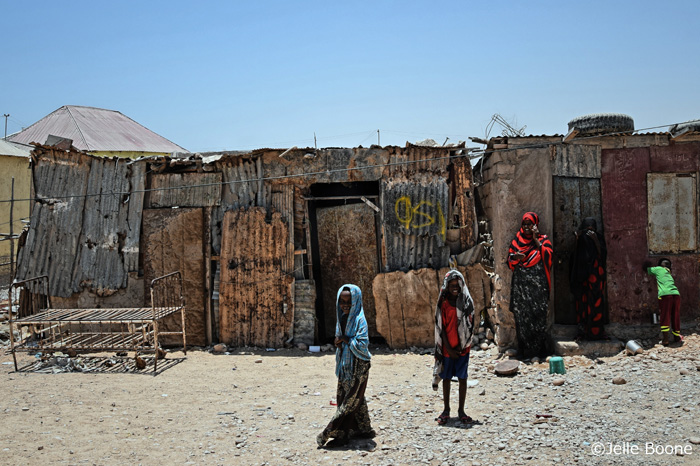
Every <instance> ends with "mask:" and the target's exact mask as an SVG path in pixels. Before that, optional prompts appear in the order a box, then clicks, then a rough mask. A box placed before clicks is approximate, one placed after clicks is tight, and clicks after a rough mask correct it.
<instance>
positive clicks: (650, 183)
mask: <svg viewBox="0 0 700 466" xmlns="http://www.w3.org/2000/svg"><path fill="white" fill-rule="evenodd" d="M647 189H648V192H649V195H648V200H649V214H648V219H649V223H648V233H647V234H648V240H649V252H650V253H652V254H663V253H671V254H678V253H681V252H694V251H695V250H696V249H697V194H696V177H695V174H694V173H682V174H677V173H649V174H648V175H647Z"/></svg>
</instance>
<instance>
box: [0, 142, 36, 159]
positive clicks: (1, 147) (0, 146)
mask: <svg viewBox="0 0 700 466" xmlns="http://www.w3.org/2000/svg"><path fill="white" fill-rule="evenodd" d="M32 149H34V148H33V147H32V146H25V145H24V144H17V143H14V142H10V141H5V140H4V139H0V155H10V156H12V157H27V158H28V157H29V153H30V152H31V151H32Z"/></svg>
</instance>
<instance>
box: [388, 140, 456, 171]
mask: <svg viewBox="0 0 700 466" xmlns="http://www.w3.org/2000/svg"><path fill="white" fill-rule="evenodd" d="M386 149H388V150H389V153H390V156H389V161H388V166H387V168H386V170H385V172H384V176H385V177H398V176H403V177H412V176H413V175H415V174H417V173H430V174H433V175H442V176H443V177H445V176H446V174H447V166H448V165H449V164H450V163H451V160H450V156H451V155H452V154H453V153H454V152H455V149H453V148H446V147H426V146H414V145H410V146H408V147H388V148H386Z"/></svg>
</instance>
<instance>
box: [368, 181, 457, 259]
mask: <svg viewBox="0 0 700 466" xmlns="http://www.w3.org/2000/svg"><path fill="white" fill-rule="evenodd" d="M380 196H381V206H382V219H383V224H384V227H385V228H384V234H385V238H384V242H385V246H386V255H387V257H386V267H387V270H386V271H394V270H408V269H419V268H424V267H432V268H439V267H443V266H446V265H447V262H448V260H449V255H450V250H449V247H447V246H446V244H445V240H446V232H447V219H446V215H447V213H448V212H449V210H448V206H449V201H448V186H447V183H446V181H445V180H444V179H442V178H435V177H431V178H427V179H426V180H425V181H424V182H422V183H418V182H412V181H405V180H386V181H382V183H381V187H380Z"/></svg>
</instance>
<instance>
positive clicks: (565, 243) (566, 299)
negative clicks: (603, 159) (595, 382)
mask: <svg viewBox="0 0 700 466" xmlns="http://www.w3.org/2000/svg"><path fill="white" fill-rule="evenodd" d="M553 189H554V235H553V238H552V240H553V244H552V246H553V247H554V264H553V268H554V273H553V277H554V306H555V311H554V319H555V322H556V323H557V324H575V323H576V312H575V307H574V299H573V296H572V295H571V291H570V288H569V263H570V257H571V253H572V252H573V250H574V247H575V246H576V237H575V236H574V231H576V230H578V227H579V226H580V225H581V221H582V220H583V219H584V218H586V217H593V218H595V219H596V222H597V223H598V230H599V231H600V232H601V233H602V232H603V220H602V215H603V214H602V210H601V205H600V180H599V179H597V178H569V177H560V176H555V177H554V183H553Z"/></svg>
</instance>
